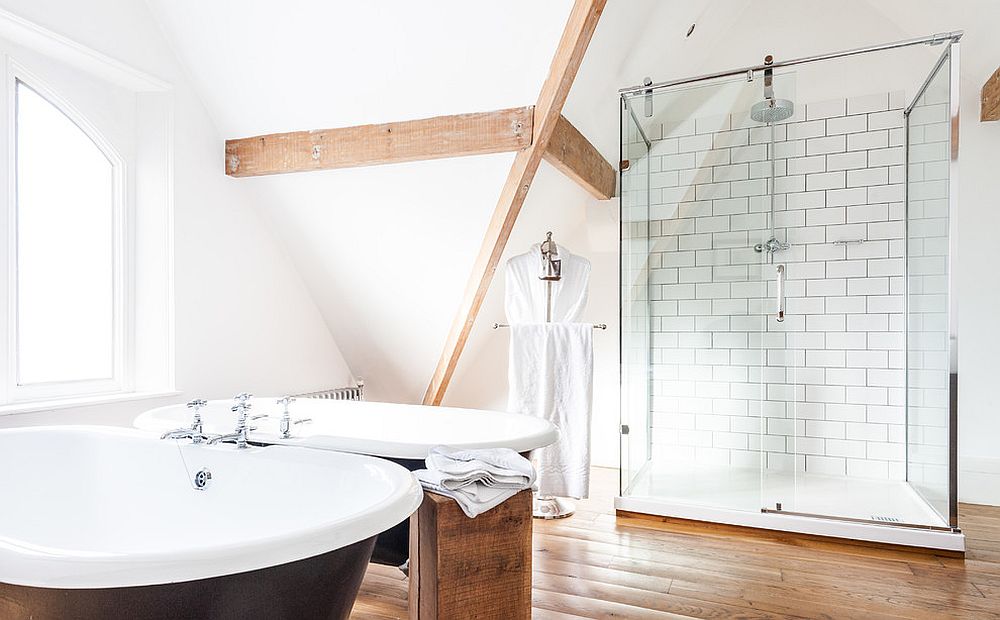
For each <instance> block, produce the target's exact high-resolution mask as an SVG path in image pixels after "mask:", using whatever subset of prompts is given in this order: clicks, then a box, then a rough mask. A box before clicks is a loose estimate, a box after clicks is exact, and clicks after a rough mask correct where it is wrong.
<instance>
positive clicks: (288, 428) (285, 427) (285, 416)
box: [278, 396, 312, 439]
mask: <svg viewBox="0 0 1000 620" xmlns="http://www.w3.org/2000/svg"><path fill="white" fill-rule="evenodd" d="M294 402H295V397H294V396H283V397H282V398H279V399H278V404H279V405H281V406H282V407H284V411H283V412H282V414H281V424H280V425H279V427H278V430H279V431H280V433H281V438H282V439H288V438H290V437H291V436H292V425H293V424H308V423H309V422H312V419H311V418H299V419H298V420H294V421H293V420H292V416H291V414H289V413H288V406H289V405H291V404H292V403H294Z"/></svg>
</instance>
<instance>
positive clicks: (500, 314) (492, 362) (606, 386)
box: [444, 163, 619, 467]
mask: <svg viewBox="0 0 1000 620" xmlns="http://www.w3.org/2000/svg"><path fill="white" fill-rule="evenodd" d="M547 231H552V233H553V238H554V239H555V240H556V243H557V244H560V245H565V246H566V247H567V248H568V249H569V250H570V251H572V252H573V253H574V254H577V255H579V256H583V257H586V258H587V259H589V260H590V262H591V267H592V269H591V274H590V294H589V298H588V301H587V308H586V310H585V311H584V313H583V316H582V318H581V320H582V321H584V322H587V323H606V324H607V326H608V329H607V330H605V331H600V330H598V331H595V332H594V411H593V422H592V425H591V435H592V438H591V446H592V454H591V460H592V462H593V463H594V464H595V465H599V466H603V467H617V466H618V438H619V435H618V379H619V373H618V202H617V200H606V201H599V200H596V199H594V198H592V197H591V196H590V195H589V194H587V193H586V192H585V191H584V190H583V189H581V188H580V187H579V186H578V185H576V184H575V183H574V182H573V181H570V180H569V179H568V178H567V177H566V176H564V175H563V174H562V173H561V172H559V171H557V170H556V169H554V168H552V167H551V166H549V165H548V164H545V163H543V164H542V166H541V168H540V169H539V171H538V175H537V176H536V178H535V181H534V183H533V184H532V186H531V191H530V192H529V193H528V198H527V200H526V201H525V204H524V207H523V209H522V210H521V214H520V215H519V216H518V219H517V223H516V224H515V225H514V230H513V231H512V233H511V236H510V240H509V241H508V243H507V249H506V251H505V252H504V256H503V259H502V260H501V263H500V265H501V266H500V268H499V269H498V270H497V274H496V277H495V278H494V279H493V284H492V286H491V287H490V290H489V293H488V294H487V296H486V299H485V301H484V302H483V307H482V309H481V310H480V313H479V320H478V321H477V322H476V325H475V326H474V327H473V330H472V334H471V336H470V337H469V341H468V343H467V345H466V348H465V352H464V353H463V354H462V357H461V358H460V360H459V363H458V367H457V368H456V370H455V375H454V377H453V378H452V382H451V387H449V389H448V392H447V393H446V395H445V401H444V404H445V405H452V406H460V407H481V408H492V409H501V410H503V409H506V407H507V346H508V338H509V335H508V333H507V332H506V331H505V330H494V329H493V323H495V322H497V323H502V322H504V308H503V305H504V304H503V300H504V288H505V287H504V275H503V264H504V261H506V260H507V259H508V258H510V257H511V256H515V255H517V254H523V253H524V252H527V251H528V249H529V248H530V247H531V245H532V244H535V243H540V242H541V241H543V240H544V239H545V233H546V232H547ZM452 312H454V311H453V310H452ZM449 318H450V315H449Z"/></svg>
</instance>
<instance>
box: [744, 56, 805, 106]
mask: <svg viewBox="0 0 1000 620" xmlns="http://www.w3.org/2000/svg"><path fill="white" fill-rule="evenodd" d="M772 64H774V57H773V56H771V55H770V54H768V55H767V56H766V57H765V58H764V100H763V101H758V102H757V103H755V104H753V107H751V108H750V118H752V119H753V120H755V121H757V122H758V123H777V122H780V121H783V120H785V119H786V118H790V117H791V116H792V114H793V113H794V112H795V104H793V103H792V102H791V101H789V100H788V99H777V98H775V96H774V69H772V68H771V65H772Z"/></svg>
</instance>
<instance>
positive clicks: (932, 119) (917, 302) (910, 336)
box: [906, 45, 958, 525]
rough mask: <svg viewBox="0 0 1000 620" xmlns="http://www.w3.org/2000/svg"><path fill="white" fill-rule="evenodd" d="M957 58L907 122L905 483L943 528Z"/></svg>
mask: <svg viewBox="0 0 1000 620" xmlns="http://www.w3.org/2000/svg"><path fill="white" fill-rule="evenodd" d="M956 52H957V45H955V46H953V47H952V48H951V49H950V50H948V51H947V52H946V53H945V54H944V55H943V56H942V58H941V61H940V63H939V64H938V66H937V67H936V68H935V70H934V71H933V72H932V74H931V76H930V78H929V79H928V80H927V83H926V85H925V87H924V89H923V91H922V92H920V93H919V94H918V96H917V98H916V99H915V100H914V101H913V103H912V104H911V106H910V108H909V110H908V111H907V114H906V125H907V135H908V140H907V143H906V161H907V186H906V197H907V201H906V208H907V226H906V336H907V339H906V340H907V342H906V344H907V346H906V402H907V417H906V446H907V451H906V477H907V480H908V481H909V483H910V485H911V486H912V487H913V489H915V490H916V491H917V492H918V493H919V494H920V495H921V496H922V497H923V498H924V499H925V500H926V501H927V502H928V503H929V504H930V505H931V506H932V507H933V508H934V510H936V511H937V513H938V514H939V515H940V516H941V518H942V519H943V520H944V521H945V523H949V522H951V519H952V517H953V516H954V492H953V484H954V480H953V478H952V475H953V473H954V471H955V462H954V443H953V442H954V435H953V431H954V424H955V419H954V417H953V415H954V413H955V412H954V410H953V405H954V398H955V394H954V390H955V388H956V387H957V377H958V376H957V372H953V371H952V368H953V364H952V362H953V361H954V357H953V355H954V352H955V348H956V346H955V344H956V343H955V341H954V339H953V338H951V337H950V336H951V334H952V333H953V332H952V330H951V324H950V319H951V318H952V314H951V312H952V308H951V301H950V295H949V292H950V285H949V280H950V267H951V266H950V264H949V246H950V231H951V226H952V221H951V217H950V211H951V209H950V198H951V197H952V191H951V187H950V184H951V182H952V181H953V179H952V158H953V156H954V154H955V153H953V149H957V145H958V141H957V136H953V133H952V132H953V131H956V132H957V114H958V110H957V102H955V103H956V105H952V104H953V97H954V96H955V95H954V93H953V92H952V88H953V82H952V80H953V75H955V72H956V68H955V67H953V63H954V62H955V58H954V54H955V53H956ZM953 116H954V118H955V121H956V122H955V124H954V125H953V124H952V120H953ZM951 524H952V525H955V523H951Z"/></svg>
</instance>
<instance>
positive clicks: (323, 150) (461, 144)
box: [226, 106, 534, 177]
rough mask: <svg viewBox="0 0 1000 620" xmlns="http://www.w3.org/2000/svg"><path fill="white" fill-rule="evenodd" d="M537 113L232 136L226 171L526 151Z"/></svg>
mask: <svg viewBox="0 0 1000 620" xmlns="http://www.w3.org/2000/svg"><path fill="white" fill-rule="evenodd" d="M533 119H534V115H533V113H532V109H531V107H530V106H529V107H522V108H510V109H507V110H496V111H494V112H478V113H473V114H456V115H453V116H437V117H434V118H425V119H420V120H413V121H402V122H399V123H382V124H378V125H359V126H356V127H341V128H336V129H317V130H313V131H293V132H289V133H275V134H268V135H263V136H254V137H251V138H238V139H235V140H226V174H227V175H229V176H233V177H252V176H261V175H268V174H283V173H288V172H307V171H310V170H330V169H334V168H353V167H357V166H375V165H380V164H392V163H398V162H407V161H417V160H424V159H441V158H445V157H463V156H466V155H484V154H487V153H504V152H509V151H520V150H522V149H525V148H527V147H528V146H530V145H531V140H532V129H533Z"/></svg>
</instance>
